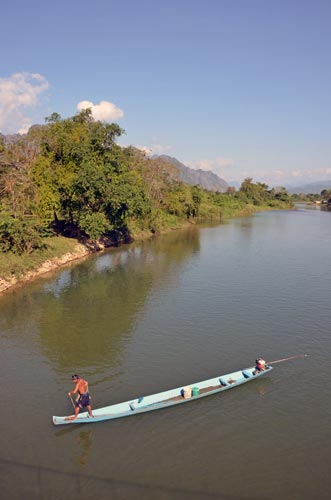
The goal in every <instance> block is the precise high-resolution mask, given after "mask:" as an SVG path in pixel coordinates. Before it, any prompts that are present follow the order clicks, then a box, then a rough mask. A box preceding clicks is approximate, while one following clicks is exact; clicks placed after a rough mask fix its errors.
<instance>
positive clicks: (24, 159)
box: [0, 110, 289, 254]
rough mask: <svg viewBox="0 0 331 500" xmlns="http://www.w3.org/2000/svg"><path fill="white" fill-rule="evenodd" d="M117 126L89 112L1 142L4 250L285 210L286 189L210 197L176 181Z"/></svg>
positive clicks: (249, 189) (247, 187) (254, 188)
mask: <svg viewBox="0 0 331 500" xmlns="http://www.w3.org/2000/svg"><path fill="white" fill-rule="evenodd" d="M122 133H123V130H122V129H121V128H120V127H119V126H118V125H117V124H106V123H102V122H100V121H94V120H93V118H92V115H91V111H90V110H84V111H82V112H80V113H79V114H77V115H76V116H74V117H72V118H68V119H61V117H60V116H59V115H58V114H57V113H53V114H52V115H51V116H50V117H48V118H47V119H46V124H45V125H43V126H34V127H31V129H30V130H29V132H28V134H26V135H24V136H20V137H19V139H17V140H13V141H12V142H8V141H6V142H5V141H4V140H3V138H2V140H1V141H0V250H1V251H2V252H9V251H10V252H14V253H18V254H23V253H26V252H32V251H35V250H38V249H41V248H43V247H44V246H45V243H44V241H45V239H44V238H43V237H44V236H50V235H52V234H53V235H54V234H62V235H67V236H71V237H77V238H80V239H84V238H85V239H90V240H100V239H102V238H106V237H109V238H111V239H112V240H116V239H117V240H118V239H129V238H131V237H132V236H134V235H135V234H138V233H140V232H146V231H148V232H152V233H154V232H158V231H161V230H163V229H165V228H168V227H176V226H177V225H179V224H180V223H181V221H183V220H187V219H189V220H193V219H197V218H199V219H208V218H209V219H218V220H219V219H220V218H221V217H224V216H227V215H229V214H233V213H234V212H237V213H238V212H240V211H243V210H245V209H247V207H253V208H254V207H257V206H269V207H281V206H283V205H284V204H288V203H289V196H288V194H287V192H286V190H284V189H281V190H279V191H278V192H275V190H272V189H271V190H270V189H269V188H268V186H266V185H265V184H261V183H257V184H254V183H253V182H252V179H245V181H244V182H243V183H242V186H241V188H240V189H239V190H238V191H235V190H234V189H229V191H228V192H227V193H223V194H221V193H214V192H210V191H205V190H203V189H201V188H200V187H199V186H189V185H185V184H183V183H182V182H180V181H178V178H177V175H176V170H175V167H172V166H170V165H167V166H166V165H165V164H164V162H162V161H159V160H157V159H150V158H147V157H146V156H145V155H144V153H142V152H141V151H139V150H137V149H135V148H133V147H120V146H119V145H118V144H117V143H116V139H117V138H118V137H120V136H121V134H122Z"/></svg>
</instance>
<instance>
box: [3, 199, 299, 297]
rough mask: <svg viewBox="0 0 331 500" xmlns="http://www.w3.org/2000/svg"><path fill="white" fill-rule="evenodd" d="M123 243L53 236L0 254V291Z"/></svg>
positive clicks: (242, 212)
mask: <svg viewBox="0 0 331 500" xmlns="http://www.w3.org/2000/svg"><path fill="white" fill-rule="evenodd" d="M284 208H286V209H288V208H291V206H286V207H284ZM292 208H293V207H292ZM265 210H272V208H271V207H268V206H254V205H251V204H248V205H246V206H245V207H244V208H240V209H239V210H237V211H233V210H231V211H229V213H223V216H222V220H227V219H230V218H232V217H247V216H250V215H252V214H253V213H255V212H260V211H265ZM198 222H199V221H198ZM195 223H196V222H192V221H187V220H185V221H181V222H179V223H178V224H177V225H175V226H174V227H171V228H168V229H167V230H164V231H161V232H160V234H161V233H166V232H170V231H174V230H177V229H184V228H185V227H188V226H190V225H192V224H195ZM157 234H158V233H157ZM154 236H156V235H155V234H152V233H151V232H147V231H145V232H144V231H143V232H139V233H136V234H134V235H133V238H132V241H140V240H143V239H146V238H151V237H154ZM123 243H128V242H127V241H126V242H124V241H122V242H117V241H116V242H115V241H112V240H110V239H108V240H103V241H99V242H97V243H92V242H91V241H85V242H84V243H80V242H79V241H77V240H75V239H74V238H65V237H62V236H54V237H51V238H47V239H46V244H47V248H46V249H45V250H43V251H39V252H35V253H33V254H30V255H28V256H27V255H24V256H18V255H13V254H2V255H0V295H1V294H2V293H3V292H5V291H6V290H9V289H10V288H12V287H14V286H18V285H21V284H24V283H27V282H29V281H32V280H33V279H35V278H37V277H39V276H41V275H43V274H46V273H48V272H51V271H55V270H57V269H59V268H61V267H63V266H65V265H68V264H70V263H72V262H73V261H76V260H78V259H79V260H80V259H82V258H84V257H88V256H89V255H91V254H94V253H96V252H101V251H103V250H105V249H106V248H111V247H114V246H118V245H120V244H123Z"/></svg>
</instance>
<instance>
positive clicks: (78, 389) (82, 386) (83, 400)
mask: <svg viewBox="0 0 331 500" xmlns="http://www.w3.org/2000/svg"><path fill="white" fill-rule="evenodd" d="M71 379H72V381H73V383H74V384H75V388H74V389H73V390H72V391H69V392H68V396H69V398H71V396H73V395H74V394H77V395H78V396H79V397H78V399H77V401H76V403H75V414H74V416H73V417H68V419H69V420H76V418H77V416H78V413H79V410H80V409H81V408H87V411H88V413H89V416H90V417H93V415H92V407H91V396H90V393H89V390H88V382H87V381H86V380H84V379H83V378H81V377H80V376H79V375H77V374H75V375H72V377H71Z"/></svg>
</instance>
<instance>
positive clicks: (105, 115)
mask: <svg viewBox="0 0 331 500" xmlns="http://www.w3.org/2000/svg"><path fill="white" fill-rule="evenodd" d="M87 108H91V111H92V116H93V118H94V119H95V120H100V121H103V122H109V121H113V120H119V119H120V118H123V116H124V112H123V110H122V109H120V108H118V107H117V106H116V105H115V104H113V103H112V102H109V101H100V102H99V104H93V102H91V101H81V102H79V103H78V104H77V109H78V111H82V110H83V109H87Z"/></svg>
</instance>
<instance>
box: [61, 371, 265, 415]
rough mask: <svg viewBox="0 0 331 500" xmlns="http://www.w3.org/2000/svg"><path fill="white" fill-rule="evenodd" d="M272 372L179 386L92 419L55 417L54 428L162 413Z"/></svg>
mask: <svg viewBox="0 0 331 500" xmlns="http://www.w3.org/2000/svg"><path fill="white" fill-rule="evenodd" d="M270 370H272V367H271V366H267V367H266V369H265V370H264V371H260V372H258V373H255V367H254V366H253V367H250V368H246V369H244V370H240V371H237V372H233V373H228V374H227V375H222V376H219V377H215V378H211V379H209V380H204V381H202V382H196V383H194V384H191V385H190V386H187V387H183V386H182V387H177V388H176V389H171V390H169V391H165V392H159V393H158V394H152V395H151V396H144V397H140V398H136V399H131V400H130V401H125V402H124V403H117V404H114V405H111V406H106V407H104V408H98V409H96V410H93V417H89V415H88V413H87V412H84V413H81V414H80V415H78V417H77V419H75V420H72V417H73V415H70V416H67V417H53V423H54V424H55V425H62V424H90V423H94V422H102V421H103V420H111V419H114V418H121V417H129V416H131V415H137V414H138V413H144V412H147V411H152V410H160V409H161V408H167V407H168V406H174V405H178V404H181V403H188V402H189V401H193V400H196V399H200V398H203V397H206V396H211V395H212V394H216V393H217V392H222V391H226V390H227V389H232V388H233V387H237V386H238V385H242V384H245V383H246V382H250V381H251V380H255V379H256V378H258V377H261V376H262V375H265V374H266V373H268V372H269V371H270Z"/></svg>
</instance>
